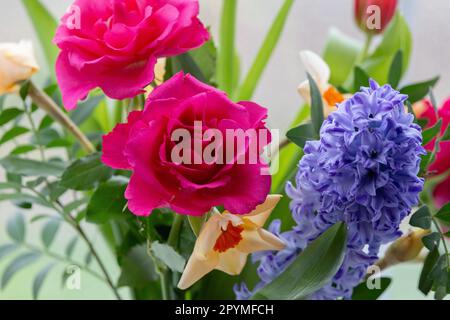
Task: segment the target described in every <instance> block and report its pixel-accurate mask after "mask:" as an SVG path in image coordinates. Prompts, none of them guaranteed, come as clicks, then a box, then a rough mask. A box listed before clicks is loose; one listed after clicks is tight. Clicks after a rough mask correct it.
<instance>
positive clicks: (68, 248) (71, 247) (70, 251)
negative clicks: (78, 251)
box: [65, 236, 78, 259]
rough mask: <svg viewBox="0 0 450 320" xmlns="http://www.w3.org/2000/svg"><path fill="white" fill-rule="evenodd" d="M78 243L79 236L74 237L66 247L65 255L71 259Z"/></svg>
mask: <svg viewBox="0 0 450 320" xmlns="http://www.w3.org/2000/svg"><path fill="white" fill-rule="evenodd" d="M77 242H78V236H74V237H73V238H72V239H71V240H70V241H69V243H68V244H67V246H66V250H65V254H66V257H67V258H69V259H70V258H71V257H72V254H73V251H74V250H75V246H76V245H77Z"/></svg>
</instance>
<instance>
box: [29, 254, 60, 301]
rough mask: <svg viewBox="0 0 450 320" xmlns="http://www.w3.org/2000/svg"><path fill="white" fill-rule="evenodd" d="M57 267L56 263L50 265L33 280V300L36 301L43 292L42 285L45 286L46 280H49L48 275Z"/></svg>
mask: <svg viewBox="0 0 450 320" xmlns="http://www.w3.org/2000/svg"><path fill="white" fill-rule="evenodd" d="M54 266H55V264H54V263H49V264H48V265H46V266H45V267H44V268H42V269H41V271H39V273H38V274H37V275H36V277H35V278H34V280H33V299H34V300H36V299H37V298H38V296H39V292H40V291H41V288H42V285H43V284H44V281H45V279H46V278H47V275H48V273H49V272H50V270H52V268H53V267H54Z"/></svg>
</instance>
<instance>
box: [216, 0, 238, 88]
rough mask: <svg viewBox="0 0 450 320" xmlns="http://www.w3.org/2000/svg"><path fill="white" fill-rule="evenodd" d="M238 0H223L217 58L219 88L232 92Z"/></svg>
mask: <svg viewBox="0 0 450 320" xmlns="http://www.w3.org/2000/svg"><path fill="white" fill-rule="evenodd" d="M236 9H237V0H223V8H222V18H221V21H220V32H219V53H218V58H217V81H218V83H219V88H220V89H222V90H224V91H225V92H227V93H228V94H230V95H231V94H232V90H233V79H234V76H233V71H234V67H233V65H234V38H235V33H236Z"/></svg>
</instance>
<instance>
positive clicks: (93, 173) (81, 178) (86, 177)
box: [60, 153, 113, 191]
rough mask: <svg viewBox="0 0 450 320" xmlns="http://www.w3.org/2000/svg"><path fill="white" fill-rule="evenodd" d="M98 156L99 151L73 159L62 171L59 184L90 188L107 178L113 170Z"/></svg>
mask: <svg viewBox="0 0 450 320" xmlns="http://www.w3.org/2000/svg"><path fill="white" fill-rule="evenodd" d="M100 156H101V154H100V153H94V154H91V155H89V156H87V157H85V158H82V159H78V160H75V162H73V163H72V164H71V165H70V166H69V167H68V168H67V169H66V171H64V173H63V175H62V177H61V182H60V184H61V186H63V187H65V188H68V189H73V190H80V191H81V190H91V189H93V188H95V186H96V185H98V184H99V183H100V182H104V181H106V180H108V179H109V178H110V177H111V176H112V174H113V170H112V169H111V168H109V167H107V166H105V165H104V164H103V163H102V162H101V160H100Z"/></svg>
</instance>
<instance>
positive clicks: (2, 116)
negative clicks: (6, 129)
mask: <svg viewBox="0 0 450 320" xmlns="http://www.w3.org/2000/svg"><path fill="white" fill-rule="evenodd" d="M22 114H23V110H20V109H17V108H9V109H5V110H3V111H2V113H0V126H3V125H4V124H7V123H8V122H10V121H11V120H14V119H16V118H17V117H18V116H20V115H22Z"/></svg>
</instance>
